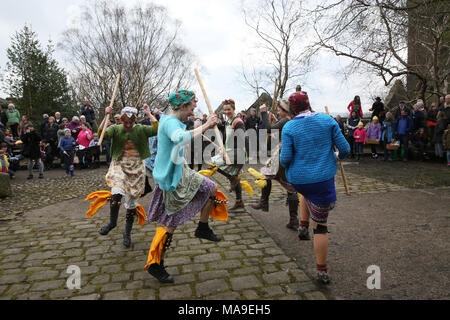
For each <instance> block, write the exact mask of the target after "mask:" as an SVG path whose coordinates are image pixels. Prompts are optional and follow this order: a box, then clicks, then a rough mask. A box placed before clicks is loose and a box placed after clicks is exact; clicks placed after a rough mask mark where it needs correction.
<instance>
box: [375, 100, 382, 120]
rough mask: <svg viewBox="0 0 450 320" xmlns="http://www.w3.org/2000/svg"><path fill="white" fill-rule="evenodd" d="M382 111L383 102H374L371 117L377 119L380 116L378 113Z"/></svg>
mask: <svg viewBox="0 0 450 320" xmlns="http://www.w3.org/2000/svg"><path fill="white" fill-rule="evenodd" d="M382 111H384V104H383V102H381V101H380V102H378V101H377V102H375V103H374V104H373V105H372V116H377V117H379V116H380V112H382Z"/></svg>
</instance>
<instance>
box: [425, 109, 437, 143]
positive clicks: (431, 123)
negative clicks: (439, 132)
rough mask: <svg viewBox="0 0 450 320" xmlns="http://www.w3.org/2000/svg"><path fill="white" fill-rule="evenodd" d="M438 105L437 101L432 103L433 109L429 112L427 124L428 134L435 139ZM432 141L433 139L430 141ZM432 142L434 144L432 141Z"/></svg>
mask: <svg viewBox="0 0 450 320" xmlns="http://www.w3.org/2000/svg"><path fill="white" fill-rule="evenodd" d="M438 112H439V111H438V107H437V106H436V103H432V104H431V110H430V111H429V112H428V114H427V125H428V136H429V137H430V138H431V140H433V136H434V129H436V125H437V120H436V117H437V114H438ZM430 142H431V141H430ZM431 144H433V143H432V142H431Z"/></svg>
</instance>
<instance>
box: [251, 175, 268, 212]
mask: <svg viewBox="0 0 450 320" xmlns="http://www.w3.org/2000/svg"><path fill="white" fill-rule="evenodd" d="M266 181H267V185H266V186H265V187H264V188H263V189H262V190H261V199H260V200H259V203H258V204H255V205H252V206H251V207H252V208H253V209H255V210H259V209H261V210H262V211H264V212H268V211H269V196H270V192H271V191H272V180H269V179H267V180H266Z"/></svg>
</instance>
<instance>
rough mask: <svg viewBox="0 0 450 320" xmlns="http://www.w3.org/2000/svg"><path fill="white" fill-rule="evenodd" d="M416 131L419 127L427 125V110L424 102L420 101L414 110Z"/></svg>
mask: <svg viewBox="0 0 450 320" xmlns="http://www.w3.org/2000/svg"><path fill="white" fill-rule="evenodd" d="M413 121H414V132H417V130H419V128H423V127H425V112H424V106H423V102H421V101H418V102H417V104H416V105H415V106H414V111H413Z"/></svg>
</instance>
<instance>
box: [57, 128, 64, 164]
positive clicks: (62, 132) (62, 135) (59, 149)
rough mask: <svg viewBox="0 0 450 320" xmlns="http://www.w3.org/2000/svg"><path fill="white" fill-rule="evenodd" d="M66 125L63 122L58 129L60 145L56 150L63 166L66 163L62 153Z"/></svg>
mask: <svg viewBox="0 0 450 320" xmlns="http://www.w3.org/2000/svg"><path fill="white" fill-rule="evenodd" d="M66 126H67V125H66V124H64V123H63V122H61V124H60V125H59V127H58V131H57V132H56V136H57V137H58V145H57V150H56V155H57V156H58V158H59V159H60V160H61V164H63V163H64V155H63V154H62V152H61V139H62V138H63V137H64V131H65V129H66Z"/></svg>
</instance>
